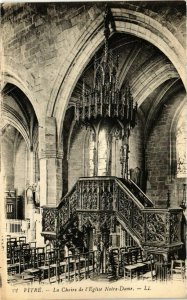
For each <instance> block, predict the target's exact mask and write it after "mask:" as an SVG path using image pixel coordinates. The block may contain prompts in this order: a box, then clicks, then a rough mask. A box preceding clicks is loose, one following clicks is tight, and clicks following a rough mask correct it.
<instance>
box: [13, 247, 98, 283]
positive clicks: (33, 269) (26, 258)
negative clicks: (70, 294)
mask: <svg viewBox="0 0 187 300" xmlns="http://www.w3.org/2000/svg"><path fill="white" fill-rule="evenodd" d="M7 267H8V274H9V276H10V277H11V278H12V275H13V278H14V279H15V276H16V275H19V276H20V277H21V278H22V279H23V280H31V281H35V280H37V281H39V282H41V283H42V282H49V283H52V282H60V281H63V280H68V281H69V280H72V279H74V280H80V279H82V278H85V279H86V278H88V276H89V275H90V273H91V272H95V270H96V259H95V253H94V252H93V251H91V252H87V253H82V254H77V255H74V256H72V255H71V256H66V257H65V256H64V251H63V250H62V251H61V250H60V249H55V250H53V251H48V252H45V251H44V250H42V248H35V249H19V250H15V251H14V256H13V262H12V263H11V264H8V265H7Z"/></svg>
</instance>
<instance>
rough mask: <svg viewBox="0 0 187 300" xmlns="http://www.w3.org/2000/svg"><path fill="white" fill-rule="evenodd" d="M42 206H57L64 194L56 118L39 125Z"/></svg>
mask: <svg viewBox="0 0 187 300" xmlns="http://www.w3.org/2000/svg"><path fill="white" fill-rule="evenodd" d="M39 147H40V148H39V161H40V206H57V204H58V202H59V200H60V198H61V195H62V152H60V151H59V149H58V148H57V133H56V120H55V118H53V117H47V118H46V120H45V125H44V126H40V127H39Z"/></svg>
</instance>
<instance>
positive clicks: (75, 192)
mask: <svg viewBox="0 0 187 300" xmlns="http://www.w3.org/2000/svg"><path fill="white" fill-rule="evenodd" d="M133 188H135V190H136V193H134V192H133ZM137 192H138V194H139V197H140V198H141V200H140V199H139V198H138V197H137V196H136V195H137ZM76 215H78V216H79V223H80V224H79V226H80V227H81V226H83V225H84V224H86V222H88V221H89V222H90V223H91V224H92V225H93V226H94V227H95V228H96V227H97V224H101V223H102V221H105V222H106V223H107V224H109V225H108V227H110V228H112V226H113V224H112V222H113V221H112V220H113V219H114V218H116V217H117V219H118V221H119V222H121V223H123V224H124V225H125V227H126V228H127V227H128V229H129V232H131V233H132V236H135V237H136V239H138V240H139V241H140V244H141V245H142V246H148V247H150V246H153V247H154V246H155V245H156V246H160V247H170V246H171V245H179V244H181V240H180V238H181V233H180V227H181V219H182V209H180V208H177V209H161V208H160V209H159V208H154V207H153V203H152V202H151V201H150V200H149V199H148V198H147V196H146V195H145V194H143V192H142V191H141V190H140V189H139V188H138V187H137V186H134V184H133V183H132V182H130V183H129V184H125V182H122V181H121V180H119V179H117V178H115V177H92V178H80V179H79V180H78V181H77V182H76V184H75V185H74V187H73V188H72V190H71V191H70V192H69V193H68V194H67V195H66V196H65V197H64V198H63V199H62V201H61V202H60V203H59V206H58V207H56V208H50V207H44V208H43V231H44V232H55V233H56V234H57V233H58V232H60V231H61V230H62V229H63V228H65V226H66V224H68V222H70V221H72V219H73V217H74V216H76ZM99 226H100V225H99Z"/></svg>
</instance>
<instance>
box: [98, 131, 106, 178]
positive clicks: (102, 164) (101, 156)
mask: <svg viewBox="0 0 187 300" xmlns="http://www.w3.org/2000/svg"><path fill="white" fill-rule="evenodd" d="M107 148H108V147H107V132H106V130H105V129H104V128H103V129H101V131H100V132H99V143H98V176H106V175H107V158H108V155H107V154H108V151H107Z"/></svg>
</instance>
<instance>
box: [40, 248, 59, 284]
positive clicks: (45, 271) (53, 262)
mask: <svg viewBox="0 0 187 300" xmlns="http://www.w3.org/2000/svg"><path fill="white" fill-rule="evenodd" d="M57 268H58V259H57V257H56V255H55V251H50V252H46V253H45V264H44V265H43V266H41V267H39V269H40V271H41V281H40V282H41V283H53V282H56V281H58V278H57Z"/></svg>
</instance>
